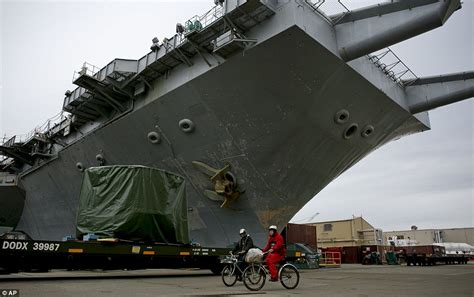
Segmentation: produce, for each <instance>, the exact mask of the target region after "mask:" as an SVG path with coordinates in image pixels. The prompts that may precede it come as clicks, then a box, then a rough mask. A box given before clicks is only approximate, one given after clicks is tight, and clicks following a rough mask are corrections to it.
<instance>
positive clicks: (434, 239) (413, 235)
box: [384, 226, 474, 246]
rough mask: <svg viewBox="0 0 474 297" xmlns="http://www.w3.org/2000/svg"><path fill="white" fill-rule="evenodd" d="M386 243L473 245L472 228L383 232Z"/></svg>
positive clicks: (473, 234) (473, 229)
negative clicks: (455, 243)
mask: <svg viewBox="0 0 474 297" xmlns="http://www.w3.org/2000/svg"><path fill="white" fill-rule="evenodd" d="M384 236H385V240H386V241H387V243H388V244H394V245H430V244H433V243H443V242H459V243H467V244H469V245H472V246H474V228H472V227H471V228H450V229H420V230H419V229H418V228H416V226H412V228H411V229H410V230H401V231H389V232H384Z"/></svg>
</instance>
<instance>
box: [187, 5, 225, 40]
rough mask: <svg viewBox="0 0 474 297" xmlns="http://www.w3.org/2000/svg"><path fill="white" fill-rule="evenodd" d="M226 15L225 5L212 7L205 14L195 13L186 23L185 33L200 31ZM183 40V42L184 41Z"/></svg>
mask: <svg viewBox="0 0 474 297" xmlns="http://www.w3.org/2000/svg"><path fill="white" fill-rule="evenodd" d="M223 16H224V7H222V6H220V5H216V6H214V7H213V8H211V9H210V10H209V11H207V12H206V13H204V14H203V15H201V16H199V15H195V16H194V17H192V18H190V19H189V20H187V21H186V22H185V23H184V28H185V34H189V33H191V32H193V31H199V30H202V29H204V28H206V27H207V26H209V25H210V24H212V23H214V22H215V21H217V20H218V19H220V18H221V17H223ZM184 40H185V39H184V38H183V40H181V42H184Z"/></svg>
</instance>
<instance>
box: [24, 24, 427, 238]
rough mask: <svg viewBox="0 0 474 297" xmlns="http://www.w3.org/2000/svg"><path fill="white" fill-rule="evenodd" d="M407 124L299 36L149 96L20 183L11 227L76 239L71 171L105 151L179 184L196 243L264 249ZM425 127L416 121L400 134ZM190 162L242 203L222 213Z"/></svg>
mask: <svg viewBox="0 0 474 297" xmlns="http://www.w3.org/2000/svg"><path fill="white" fill-rule="evenodd" d="M274 49H278V50H277V51H275V50H274ZM341 86H344V87H343V88H342V87H341ZM354 100H356V101H357V104H354ZM341 109H348V110H349V111H350V120H349V121H348V122H347V123H345V124H337V123H336V122H335V121H334V115H335V114H336V112H337V111H339V110H341ZM183 118H189V119H192V121H193V122H194V123H195V124H196V130H195V132H194V133H192V134H187V133H183V132H182V131H180V130H179V127H178V125H177V123H178V121H179V120H180V119H183ZM413 119H414V118H413V116H412V115H411V114H410V113H409V112H407V111H406V110H404V109H403V108H401V107H400V106H399V105H397V104H396V103H395V102H393V101H392V100H391V99H389V98H387V97H386V96H385V95H384V94H383V93H382V92H381V91H380V90H378V89H377V88H376V87H375V86H373V85H371V84H369V83H367V81H366V80H365V79H364V78H363V77H362V76H360V75H359V74H358V73H357V72H356V71H355V70H353V69H352V68H351V67H350V66H348V65H347V64H346V63H344V62H342V61H341V60H340V59H338V58H337V57H335V56H334V55H332V54H331V53H330V52H329V51H328V50H327V49H325V48H324V47H323V46H321V45H320V44H318V43H317V42H316V41H315V40H314V39H312V38H311V37H310V36H308V35H307V34H305V32H303V31H302V30H301V29H299V28H298V27H296V26H294V27H291V28H289V29H287V30H285V31H283V32H281V33H280V34H278V35H277V36H274V37H272V38H271V39H269V40H267V41H266V42H264V43H262V44H259V45H258V46H256V47H254V48H252V49H251V50H248V51H246V52H245V55H239V56H235V57H234V58H233V59H230V60H229V61H227V62H226V63H224V64H222V65H221V66H219V67H216V68H214V69H212V70H211V71H208V72H206V73H204V74H202V75H200V76H198V77H196V78H195V79H193V80H191V81H189V82H187V83H185V84H184V85H182V86H180V87H178V88H177V89H174V90H173V91H171V92H168V93H167V94H166V95H164V96H161V97H159V98H150V103H148V104H146V105H144V106H143V107H141V108H138V109H137V110H136V111H134V112H132V113H130V114H128V115H126V116H125V117H123V118H121V119H120V120H117V121H115V122H113V123H111V124H109V125H107V126H105V127H102V128H100V129H98V130H96V131H94V132H93V133H91V135H88V137H86V138H83V139H81V140H80V141H78V142H76V143H75V144H73V145H71V146H69V147H67V148H66V149H64V150H62V151H61V152H60V153H59V155H58V157H57V158H56V159H55V160H52V161H50V162H48V163H47V164H45V165H43V166H41V167H40V168H38V169H37V170H35V171H32V172H31V173H28V174H25V175H24V176H23V183H24V185H25V189H26V192H27V197H26V204H25V210H24V213H23V216H22V219H21V222H20V224H19V225H18V227H17V229H20V230H25V231H26V232H28V233H29V234H30V235H31V236H32V237H33V238H42V239H56V240H57V239H60V238H61V237H62V236H64V235H67V234H74V233H75V216H76V208H77V203H78V201H77V199H78V196H79V190H80V185H81V180H82V172H80V171H78V170H76V168H75V164H76V163H77V162H81V163H83V164H84V166H86V167H89V166H96V165H97V161H96V160H95V156H96V155H97V154H98V153H101V154H103V155H104V157H105V159H106V162H107V164H140V165H146V166H152V167H157V168H163V169H166V170H169V171H172V172H176V173H178V174H181V175H183V176H185V177H186V178H187V181H188V185H187V193H188V194H187V195H188V206H189V212H188V217H189V229H190V233H191V236H190V237H191V238H193V239H194V240H195V241H197V242H200V243H202V244H205V245H211V246H212V245H227V244H229V243H232V242H233V241H234V240H235V238H234V237H235V236H234V235H235V230H236V229H238V228H239V227H246V228H247V229H249V230H250V232H251V233H252V234H255V237H256V238H258V239H259V241H260V242H259V243H262V239H263V238H264V232H265V231H264V230H265V229H264V226H266V225H269V224H277V225H280V226H282V225H284V224H285V223H286V222H288V221H289V219H291V217H292V216H293V215H294V214H295V213H296V212H297V211H298V210H299V209H300V208H301V207H302V206H303V205H304V204H305V203H306V202H308V201H309V200H310V199H311V198H312V197H313V196H315V195H316V194H317V193H318V192H319V191H320V190H321V189H323V188H324V187H325V186H326V185H327V184H328V183H329V182H330V181H332V180H333V179H334V178H335V177H337V176H338V175H339V174H341V173H342V172H344V171H345V170H347V169H348V168H349V167H350V166H352V165H353V164H355V163H356V162H357V161H359V160H360V159H361V158H363V157H364V156H365V155H367V154H368V153H369V152H371V151H372V150H373V149H374V148H376V147H377V146H379V145H380V144H382V143H385V142H387V141H388V140H390V138H393V137H395V136H397V132H396V131H397V129H399V128H400V127H403V126H404V124H405V123H407V122H409V121H410V120H412V121H413ZM415 122H416V121H415ZM351 123H357V124H358V125H359V126H360V127H364V126H366V125H369V124H370V125H372V126H374V127H375V130H374V133H373V135H371V137H369V138H363V137H361V136H360V133H357V135H354V137H352V138H351V139H345V138H344V137H343V134H344V131H345V129H346V128H347V126H348V124H351ZM422 129H426V127H425V126H424V125H422V124H421V123H418V124H414V125H412V127H411V130H410V131H405V133H406V132H415V131H419V130H422ZM150 131H159V132H160V133H162V135H163V137H162V138H163V139H162V140H161V142H160V143H159V144H152V143H150V142H149V141H148V139H147V137H146V136H147V134H148V133H149V132H150ZM192 161H201V162H203V163H206V164H209V165H211V166H213V167H216V168H221V167H223V166H224V165H225V164H226V163H229V164H230V165H231V170H232V172H233V173H234V174H235V176H236V177H237V179H238V180H239V184H240V185H241V186H243V188H245V193H244V194H242V195H241V197H240V198H239V199H238V200H237V201H235V202H234V203H232V204H231V206H230V207H229V208H221V207H220V204H219V203H217V202H215V201H212V200H210V199H208V198H206V197H205V196H204V195H203V191H204V190H205V189H208V188H211V186H212V184H211V183H210V181H209V178H208V177H207V176H205V175H203V174H202V173H201V172H199V171H198V170H196V169H195V168H193V166H192V163H191V162H192Z"/></svg>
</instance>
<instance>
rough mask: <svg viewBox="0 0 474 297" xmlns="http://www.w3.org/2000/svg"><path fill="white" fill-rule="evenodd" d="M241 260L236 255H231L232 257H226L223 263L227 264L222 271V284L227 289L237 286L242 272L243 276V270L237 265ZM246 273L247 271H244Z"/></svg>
mask: <svg viewBox="0 0 474 297" xmlns="http://www.w3.org/2000/svg"><path fill="white" fill-rule="evenodd" d="M238 262H239V260H238V259H237V256H235V255H234V254H232V253H231V254H230V256H226V257H225V258H224V259H223V260H222V261H221V263H222V264H225V266H224V268H223V269H222V272H221V275H222V282H223V283H224V285H226V286H227V287H232V286H233V285H235V283H236V282H237V279H238V273H237V272H240V275H241V276H242V275H243V271H242V269H240V267H239V265H237V263H238ZM244 271H245V269H244Z"/></svg>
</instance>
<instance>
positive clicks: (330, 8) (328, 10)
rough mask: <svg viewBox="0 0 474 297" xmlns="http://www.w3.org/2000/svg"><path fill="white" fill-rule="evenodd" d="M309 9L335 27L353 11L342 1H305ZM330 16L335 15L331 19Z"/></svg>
mask: <svg viewBox="0 0 474 297" xmlns="http://www.w3.org/2000/svg"><path fill="white" fill-rule="evenodd" d="M304 2H305V3H306V4H308V5H309V7H310V8H311V9H312V10H313V11H314V12H315V13H317V14H318V15H319V16H321V17H323V18H324V19H325V20H326V21H328V22H329V23H330V24H332V25H333V26H335V25H337V24H338V23H339V21H340V20H342V19H343V18H344V16H346V15H347V14H348V13H350V12H351V10H350V9H349V8H348V7H347V5H346V4H344V2H343V1H342V0H332V1H326V0H317V1H312V0H304ZM330 15H333V17H331V16H330Z"/></svg>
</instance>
